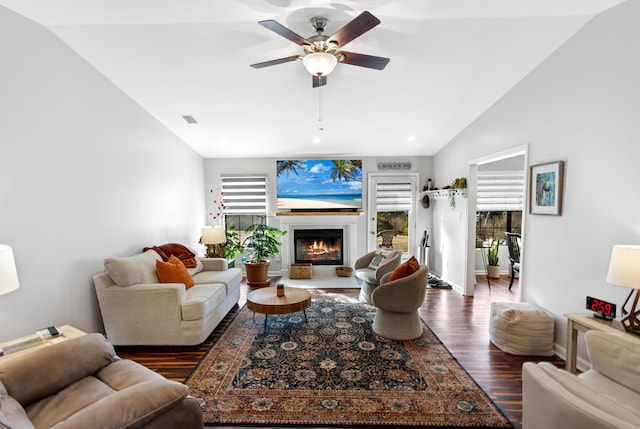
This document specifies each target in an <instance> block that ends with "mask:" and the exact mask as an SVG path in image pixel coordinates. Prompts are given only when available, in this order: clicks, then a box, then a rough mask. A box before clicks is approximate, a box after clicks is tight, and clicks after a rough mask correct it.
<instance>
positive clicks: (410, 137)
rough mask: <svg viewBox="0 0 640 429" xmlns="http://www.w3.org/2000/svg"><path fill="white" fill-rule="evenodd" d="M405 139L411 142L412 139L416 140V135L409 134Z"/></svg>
mask: <svg viewBox="0 0 640 429" xmlns="http://www.w3.org/2000/svg"><path fill="white" fill-rule="evenodd" d="M407 141H408V142H409V143H413V142H414V141H416V136H409V137H408V138H407Z"/></svg>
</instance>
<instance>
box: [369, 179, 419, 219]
mask: <svg viewBox="0 0 640 429" xmlns="http://www.w3.org/2000/svg"><path fill="white" fill-rule="evenodd" d="M410 210H411V183H409V182H384V183H380V182H378V183H377V184H376V211H378V212H400V211H410Z"/></svg>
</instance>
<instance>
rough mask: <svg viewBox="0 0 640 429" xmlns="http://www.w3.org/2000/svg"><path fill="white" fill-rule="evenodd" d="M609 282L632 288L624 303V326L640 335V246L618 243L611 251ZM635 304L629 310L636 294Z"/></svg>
mask: <svg viewBox="0 0 640 429" xmlns="http://www.w3.org/2000/svg"><path fill="white" fill-rule="evenodd" d="M607 283H611V284H614V285H618V286H625V287H628V288H631V289H632V290H631V292H629V296H627V299H626V300H625V301H624V304H622V318H621V319H620V321H621V322H622V326H624V329H625V330H626V331H627V332H633V333H635V334H638V335H640V320H639V319H638V316H639V315H640V309H639V308H638V298H639V297H640V295H638V293H639V292H638V289H639V288H640V246H633V245H616V246H613V250H612V252H611V261H610V262H609V272H608V273H607ZM634 292H635V297H634V298H633V304H632V305H631V308H630V309H629V310H627V309H626V307H627V303H628V302H629V300H630V299H631V296H632V295H634Z"/></svg>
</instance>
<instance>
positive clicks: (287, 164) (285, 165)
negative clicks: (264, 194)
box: [277, 160, 305, 177]
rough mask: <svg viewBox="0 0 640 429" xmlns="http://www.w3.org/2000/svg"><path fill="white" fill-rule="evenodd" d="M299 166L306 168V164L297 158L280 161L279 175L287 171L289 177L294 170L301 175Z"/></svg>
mask: <svg viewBox="0 0 640 429" xmlns="http://www.w3.org/2000/svg"><path fill="white" fill-rule="evenodd" d="M298 168H299V169H301V170H304V169H305V166H304V165H303V164H302V163H301V162H300V161H297V160H285V161H278V171H277V175H278V176H279V175H281V174H282V173H287V177H289V174H290V173H291V172H294V173H295V174H296V176H299V175H300V174H298Z"/></svg>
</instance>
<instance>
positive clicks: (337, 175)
mask: <svg viewBox="0 0 640 429" xmlns="http://www.w3.org/2000/svg"><path fill="white" fill-rule="evenodd" d="M333 165H334V167H333V170H331V180H333V181H334V182H335V181H336V180H344V181H345V182H348V181H349V180H356V181H360V180H361V179H359V178H358V177H357V176H356V173H358V172H359V171H360V170H361V169H362V161H361V160H342V159H341V160H334V161H333Z"/></svg>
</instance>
